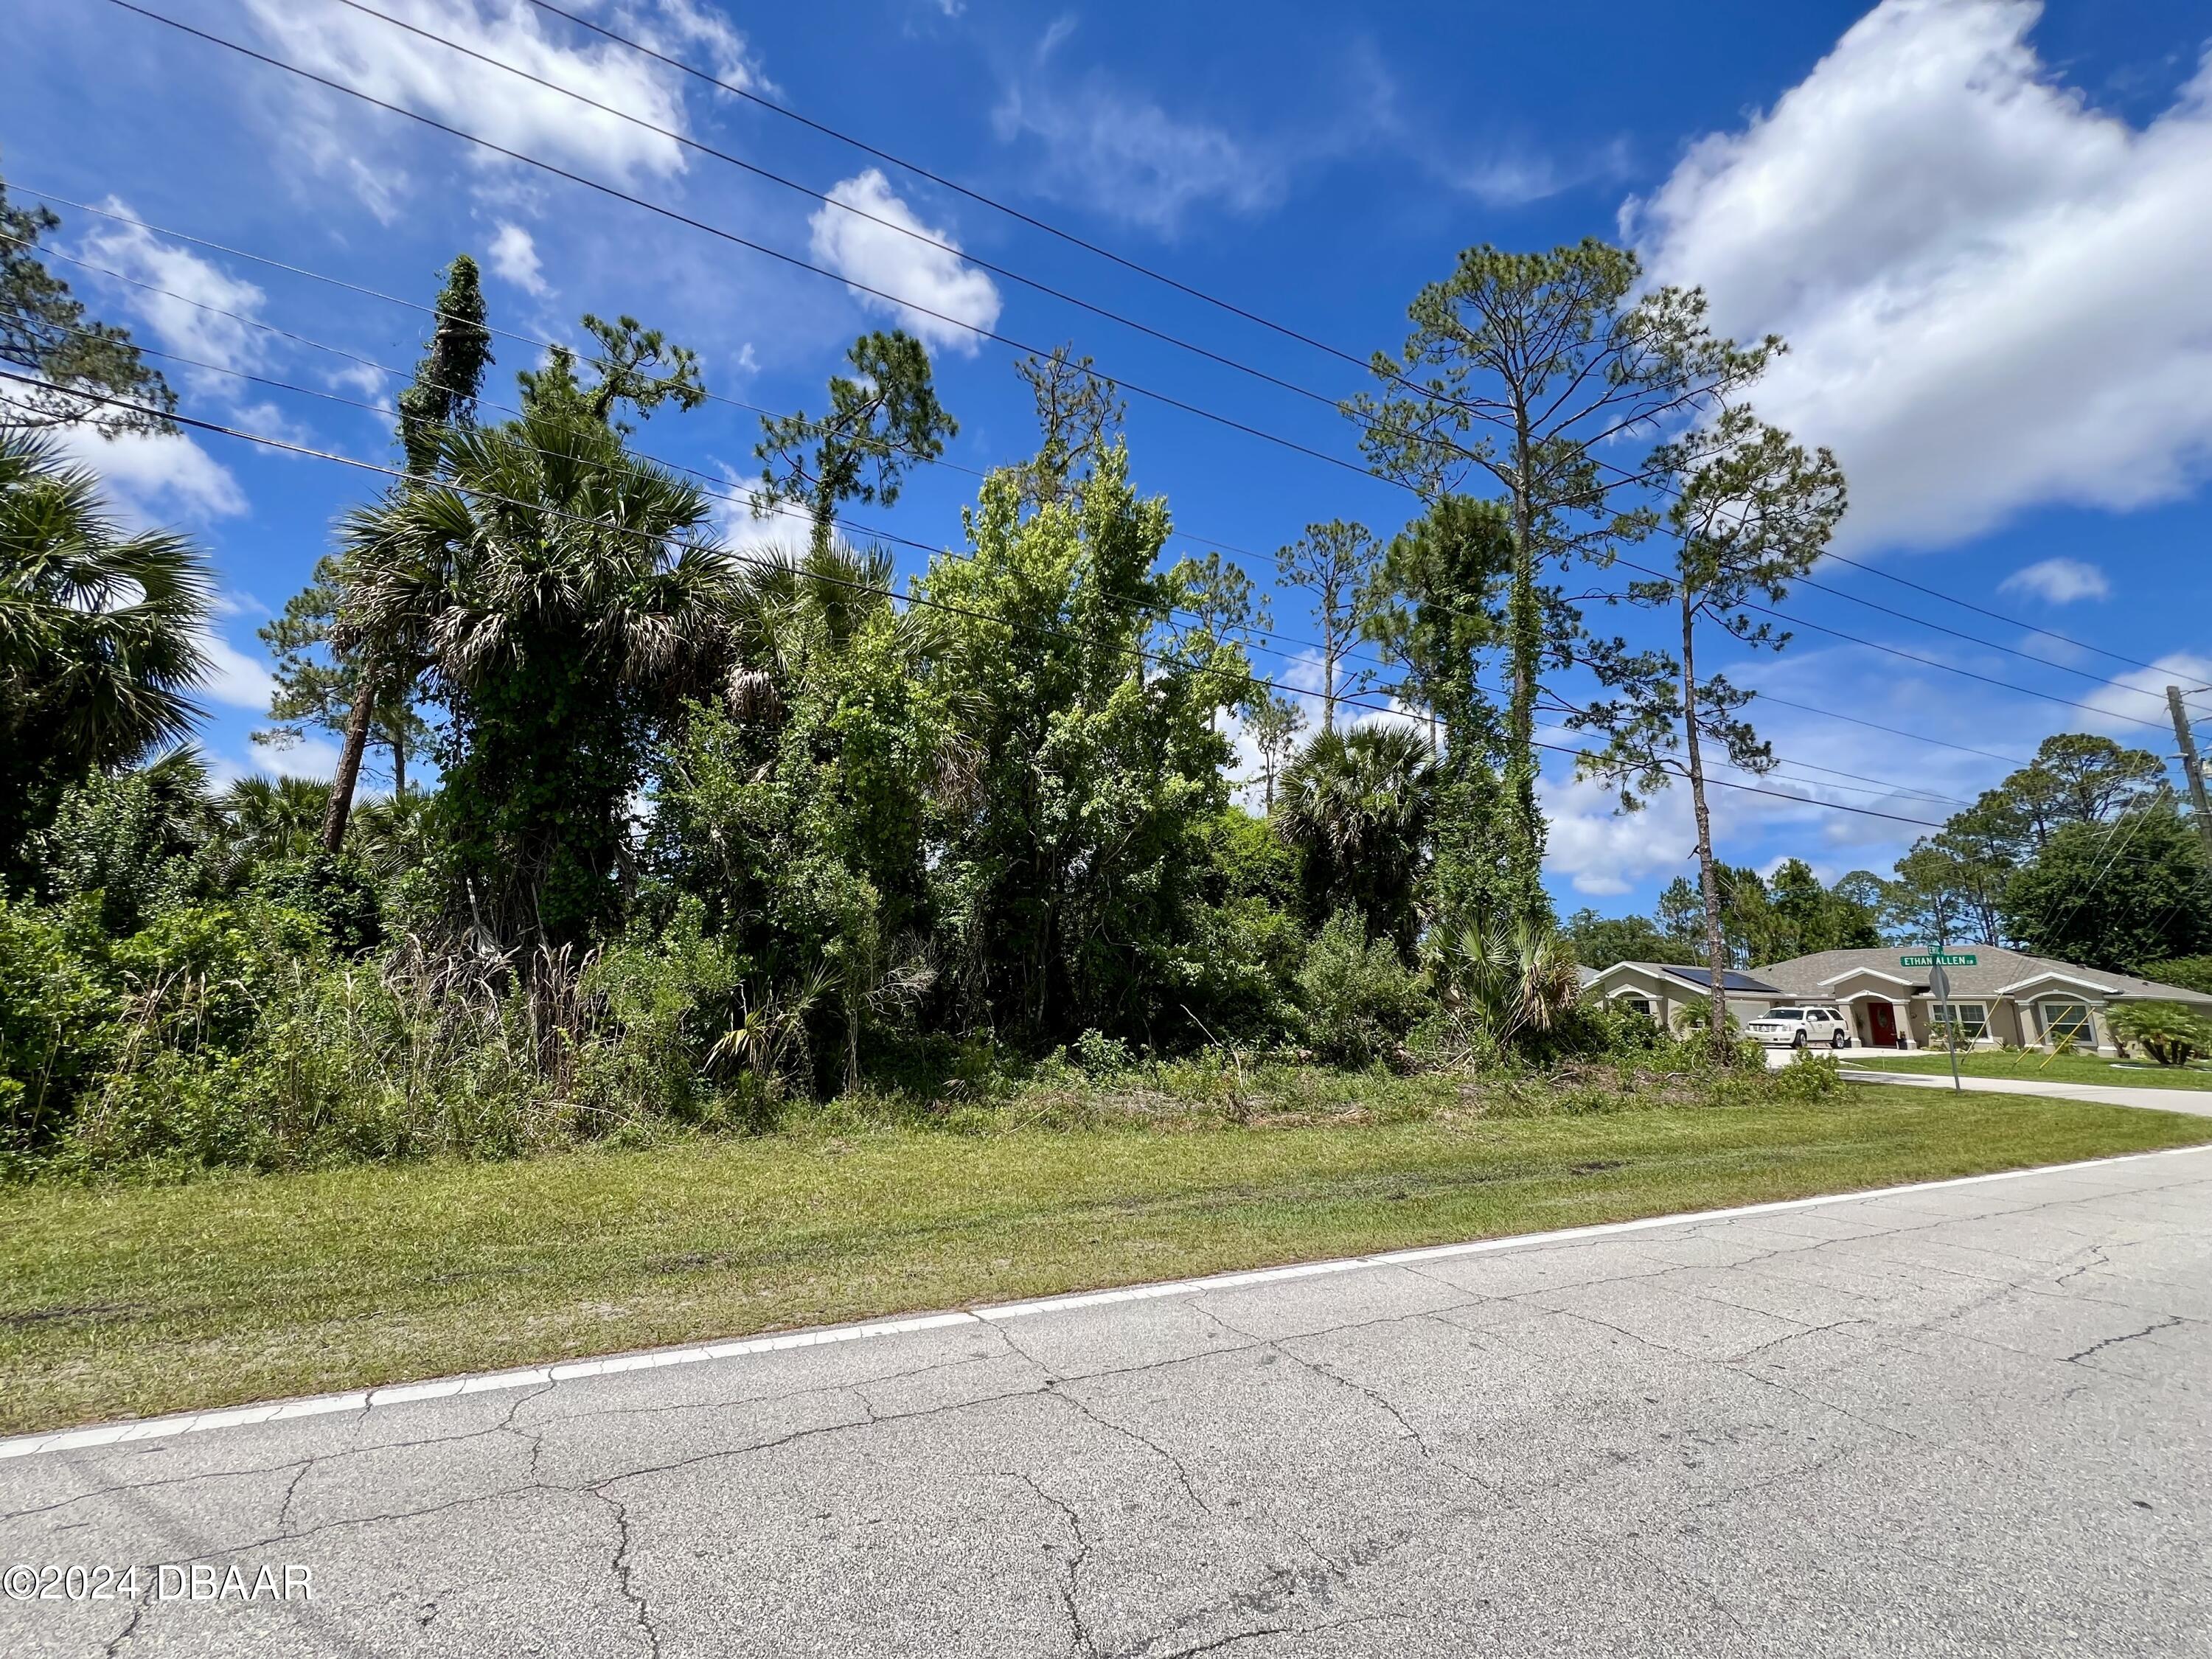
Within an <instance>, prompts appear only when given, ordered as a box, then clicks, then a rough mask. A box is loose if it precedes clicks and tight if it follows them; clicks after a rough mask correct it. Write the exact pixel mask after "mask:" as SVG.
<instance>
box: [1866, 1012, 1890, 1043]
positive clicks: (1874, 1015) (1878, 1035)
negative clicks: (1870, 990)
mask: <svg viewBox="0 0 2212 1659" xmlns="http://www.w3.org/2000/svg"><path fill="white" fill-rule="evenodd" d="M1867 1041H1868V1042H1869V1045H1870V1046H1872V1047H1874V1048H1895V1047H1897V1010H1896V1009H1894V1008H1893V1007H1891V1006H1890V1005H1889V1004H1887V1002H1869V1004H1867Z"/></svg>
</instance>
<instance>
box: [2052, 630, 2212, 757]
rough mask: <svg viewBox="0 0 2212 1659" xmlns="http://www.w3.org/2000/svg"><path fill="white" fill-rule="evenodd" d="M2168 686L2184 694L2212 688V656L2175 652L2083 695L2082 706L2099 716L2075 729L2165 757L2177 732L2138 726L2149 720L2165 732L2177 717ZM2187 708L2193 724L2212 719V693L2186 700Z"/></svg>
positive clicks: (2090, 717)
mask: <svg viewBox="0 0 2212 1659" xmlns="http://www.w3.org/2000/svg"><path fill="white" fill-rule="evenodd" d="M2169 685H2178V686H2179V687H2180V688H2181V689H2182V690H2183V691H2184V692H2185V693H2189V692H2191V691H2192V690H2195V688H2197V687H2199V686H2203V685H2212V657H2203V656H2198V655H2197V653H2194V652H2190V651H2176V652H2172V653H2170V654H2168V655H2166V656H2163V657H2160V658H2158V659H2156V660H2155V661H2154V663H2153V664H2152V665H2151V666H2150V667H2148V668H2131V669H2130V670H2129V671H2127V672H2126V673H2124V674H2121V675H2118V676H2116V677H2114V678H2112V680H2111V681H2109V682H2108V683H2106V684H2104V685H2100V686H2099V687H2097V688H2096V689H2095V690H2093V691H2089V692H2087V693H2085V694H2083V696H2082V698H2081V701H2082V702H2086V703H2088V704H2089V705H2091V706H2092V707H2093V708H2095V709H2097V710H2098V711H2099V712H2098V713H2096V714H2087V715H2083V716H2082V717H2081V718H2080V719H2079V720H2075V721H2074V722H2072V724H2073V725H2075V726H2087V727H2089V728H2090V729H2091V730H2093V731H2101V732H2106V733H2109V734H2110V735H2111V736H2112V737H2115V738H2118V739H2119V740H2120V741H2121V742H2122V743H2124V744H2129V745H2130V747H2136V748H2145V749H2155V750H2158V752H2159V753H2160V754H2165V753H2166V752H2167V751H2168V750H2171V749H2172V746H2173V734H2172V732H2171V731H2165V732H2163V733H2162V734H2161V733H2160V732H2153V731H2151V730H2150V729H2149V728H2148V727H2147V726H2142V725H2140V724H2138V722H2140V721H2143V720H2148V721H2150V722H2152V724H2154V725H2156V726H2161V727H2163V726H2165V724H2166V721H2167V720H2170V719H2171V718H2172V714H2171V713H2170V711H2169V709H2168V707H2167V704H2166V687H2167V686H2169ZM2182 705H2183V707H2184V708H2187V709H2188V711H2189V714H2190V717H2191V719H2192V720H2194V719H2196V718H2197V717H2198V716H2200V715H2203V714H2212V692H2197V694H2196V695H2194V696H2184V697H2183V698H2182Z"/></svg>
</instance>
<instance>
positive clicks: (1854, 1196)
mask: <svg viewBox="0 0 2212 1659" xmlns="http://www.w3.org/2000/svg"><path fill="white" fill-rule="evenodd" d="M2192 1152H2212V1146H2171V1147H2167V1148H2166V1149H2164V1150H2162V1151H2160V1152H2125V1153H2122V1154H2120V1155H2119V1156H2118V1157H2114V1158H2083V1159H2081V1160H2080V1161H2079V1162H2076V1163H2073V1164H2039V1165H2037V1166H2036V1167H2034V1168H2033V1169H2027V1170H1999V1171H1998V1172H1996V1174H1994V1175H1977V1176H1955V1177H1954V1178H1952V1179H1950V1180H1948V1181H1916V1182H1909V1183H1907V1184H1906V1185H1904V1186H1901V1187H1875V1188H1869V1190H1866V1191H1863V1192H1856V1193H1824V1194H1820V1195H1819V1196H1818V1197H1814V1198H1785V1199H1778V1200H1774V1201H1772V1202H1771V1203H1766V1204H1739V1205H1736V1206H1734V1207H1733V1208H1729V1209H1725V1210H1692V1211H1688V1212H1685V1213H1682V1214H1680V1215H1655V1216H1644V1217H1641V1218H1638V1219H1637V1220H1634V1221H1607V1222H1601V1223H1598V1224H1597V1225H1593V1226H1588V1227H1563V1228H1560V1229H1559V1230H1558V1231H1553V1232H1546V1233H1519V1234H1516V1235H1515V1236H1513V1237H1510V1238H1478V1239H1472V1240H1469V1241H1468V1243H1463V1244H1431V1245H1428V1246H1425V1247H1424V1248H1422V1249H1411V1250H1384V1251H1382V1252H1379V1253H1377V1254H1376V1255H1358V1256H1346V1257H1344V1258H1341V1259H1340V1260H1336V1261H1304V1262H1298V1263H1296V1264H1294V1265H1292V1266H1290V1267H1261V1268H1258V1269H1255V1270H1253V1271H1251V1272H1247V1273H1214V1274H1212V1275H1210V1276H1208V1277H1206V1278H1203V1279H1170V1280H1168V1281H1166V1282H1164V1283H1161V1284H1156V1285H1126V1286H1124V1287H1122V1288H1121V1289H1119V1290H1112V1291H1084V1292H1082V1293H1080V1294H1078V1295H1074V1296H1055V1297H1040V1298H1039V1299H1037V1300H1036V1301H1031V1302H1001V1303H996V1304H988V1305H986V1306H983V1307H979V1308H975V1309H972V1310H966V1311H953V1312H948V1313H933V1314H918V1315H915V1316H913V1317H911V1318H905V1319H885V1320H877V1321H872V1322H868V1323H866V1324H859V1325H833V1326H829V1327H826V1328H821V1329H817V1330H809V1331H784V1332H779V1333H777V1334H775V1335H773V1336H755V1337H748V1338H746V1339H745V1340H742V1341H737V1342H716V1343H711V1344H708V1345H705V1346H697V1347H684V1348H656V1349H653V1350H651V1351H650V1352H645V1353H627V1354H611V1355H609V1356H608V1357H607V1358H604V1359H581V1360H574V1361H569V1362H566V1363H563V1364H558V1365H535V1366H530V1367H527V1368H526V1369H523V1370H507V1371H484V1372H478V1373H476V1374H474V1375H471V1376H446V1377H437V1378H434V1379H431V1380H429V1381H427V1382H422V1383H399V1384H396V1385H394V1386H392V1387H389V1388H382V1389H367V1390H356V1391H355V1392H353V1393H350V1394H330V1395H313V1396H311V1397H309V1398H307V1399H305V1400H286V1401H270V1402H269V1403H267V1404H264V1405H258V1406H240V1407H230V1408H227V1409H225V1410H222V1411H215V1412H186V1413H179V1415H177V1416H174V1417H156V1418H149V1419H143V1420H141V1421H137V1422H131V1423H104V1424H100V1425H96V1426H94V1427H91V1428H83V1429H70V1430H66V1431H62V1432H59V1433H50V1434H30V1435H21V1436H19V1437H16V1438H15V1439H12V1440H0V1459H5V1458H10V1457H27V1456H29V1455H32V1454H33V1453H35V1452H58V1451H76V1450H80V1449H83V1448H86V1447H90V1446H112V1445H118V1444H123V1443H127V1442H131V1441H137V1440H158V1439H164V1438H167V1437H169V1436H171V1435H179V1434H200V1433H204V1432H205V1431H208V1430H210V1429H227V1428H233V1427H236V1426H239V1425H244V1424H252V1423H273V1422H283V1421H287V1420H289V1419H292V1418H295V1417H319V1416H321V1415H324V1414H325V1413H331V1412H349V1411H368V1410H372V1409H374V1407H379V1406H396V1405H399V1404H402V1403H404V1402H405V1401H415V1400H438V1399H443V1398H446V1397H447V1396H449V1395H464V1394H492V1393H496V1392H499V1391H501V1390H503V1389H531V1388H538V1387H541V1386H544V1385H545V1384H548V1383H566V1382H569V1381H572V1380H574V1379H576V1378H580V1377H587V1376H614V1375H616V1374H617V1373H619V1372H623V1371H642V1370H657V1369H658V1368H659V1367H660V1366H663V1365H696V1364H702V1363H703V1362H705V1361H708V1360H714V1359H740V1358H744V1357H746V1356H747V1355H750V1354H758V1353H778V1352H782V1351H783V1350H785V1349H787V1348H813V1347H821V1346H826V1345H828V1344H829V1343H833V1342H857V1341H860V1340H865V1339H867V1338H871V1337H879V1336H901V1335H904V1334H907V1333H908V1332H910V1331H933V1330H941V1329H943V1328H945V1327H947V1326H952V1325H982V1324H991V1325H995V1324H1000V1323H1002V1322H1005V1321H1007V1320H1012V1319H1026V1318H1028V1317H1030V1316H1031V1315H1034V1314H1047V1313H1065V1312H1069V1311H1072V1310H1076V1309H1080V1308H1103V1307H1108V1306H1110V1305H1112V1304H1115V1303H1119V1302H1146V1301H1151V1300H1152V1299H1154V1298H1156V1297H1166V1296H1203V1295H1205V1294H1206V1293H1207V1292H1208V1291H1231V1290H1237V1289H1241V1288H1243V1286H1246V1285H1273V1284H1277V1283H1279V1282H1281V1281H1282V1280H1285V1279H1312V1278H1316V1277H1318V1276H1320V1275H1322V1274H1326V1273H1352V1272H1354V1271H1356V1270H1358V1269H1359V1268H1363V1267H1401V1266H1403V1265H1404V1264H1406V1263H1407V1262H1413V1261H1441V1260H1443V1259H1444V1258H1445V1257H1447V1256H1455V1255H1481V1254H1483V1253H1485V1252H1486V1251H1490V1250H1516V1249H1530V1248H1532V1247H1541V1246H1544V1245H1551V1244H1579V1243H1585V1242H1587V1241H1589V1240H1591V1239H1597V1238H1611V1237H1616V1236H1617V1235H1619V1234H1621V1233H1636V1232H1645V1231H1650V1230H1651V1229H1652V1228H1655V1227H1689V1226H1695V1225H1698V1224H1699V1223H1700V1222H1705V1221H1729V1220H1735V1219H1737V1218H1741V1217H1744V1216H1754V1215H1781V1214H1784V1213H1786V1212H1789V1211H1791V1210H1810V1209H1815V1208H1818V1207H1820V1206H1824V1205H1829V1204H1858V1203H1864V1202H1866V1201H1868V1200H1873V1199H1881V1198H1896V1197H1899V1196H1902V1195H1903V1194H1907V1193H1936V1192H1942V1191H1944V1190H1946V1189H1948V1188H1954V1187H1978V1186H1982V1185H1984V1184H1986V1183H1988V1182H1996V1181H2018V1180H2021V1179H2023V1178H2025V1177H2026V1176H2041V1175H2063V1174H2065V1173H2067V1172H2068V1171H2069V1170H2097V1169H2103V1168H2106V1167H2107V1166H2109V1165H2112V1164H2136V1163H2140V1162H2142V1161H2143V1160H2144V1159H2147V1158H2180V1157H2185V1156H2186V1155H2188V1154H2190V1153H2192Z"/></svg>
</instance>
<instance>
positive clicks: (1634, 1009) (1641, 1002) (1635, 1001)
mask: <svg viewBox="0 0 2212 1659" xmlns="http://www.w3.org/2000/svg"><path fill="white" fill-rule="evenodd" d="M1619 1000H1620V1006H1622V1007H1624V1008H1626V1009H1627V1010H1628V1012H1630V1013H1632V1014H1641V1015H1643V1016H1644V1018H1646V1019H1650V1018H1651V1002H1650V998H1648V997H1622V998H1620V999H1619Z"/></svg>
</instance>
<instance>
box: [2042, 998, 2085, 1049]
mask: <svg viewBox="0 0 2212 1659" xmlns="http://www.w3.org/2000/svg"><path fill="white" fill-rule="evenodd" d="M2035 1019H2036V1024H2037V1025H2038V1026H2039V1027H2040V1028H2041V1030H2042V1032H2043V1040H2044V1041H2045V1042H2057V1041H2059V1039H2061V1038H2062V1037H2071V1038H2073V1039H2074V1041H2075V1042H2077V1043H2088V1044H2093V1043H2094V1042H2096V1040H2097V1039H2096V1033H2095V1030H2094V1028H2093V1027H2092V1026H2091V1025H2090V1024H2089V1005H2088V1004H2087V1003H2086V1002H2039V1003H2037V1004H2036V1005H2035Z"/></svg>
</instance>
